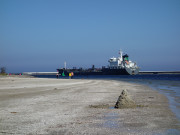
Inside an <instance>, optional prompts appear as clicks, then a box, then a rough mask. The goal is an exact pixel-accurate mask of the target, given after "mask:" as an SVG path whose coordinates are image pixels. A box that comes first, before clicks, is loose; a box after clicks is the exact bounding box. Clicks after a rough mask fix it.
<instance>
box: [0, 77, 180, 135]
mask: <svg viewBox="0 0 180 135" xmlns="http://www.w3.org/2000/svg"><path fill="white" fill-rule="evenodd" d="M0 86H1V87H0V115H1V121H0V133H1V134H8V133H12V134H122V135H124V134H168V133H172V134H176V133H180V126H179V123H178V121H177V118H176V117H175V115H174V113H173V112H172V111H171V110H170V108H169V104H168V99H167V98H166V97H165V95H162V94H160V93H158V92H157V91H154V90H152V89H151V88H150V87H148V86H145V85H140V84H133V83H129V82H124V81H117V80H90V79H88V80H86V79H52V78H51V79H45V78H29V77H25V78H21V77H5V78H0ZM123 89H126V90H127V91H128V93H129V94H130V96H131V98H132V99H133V100H134V101H135V102H136V104H137V105H139V107H136V108H128V109H113V106H114V105H115V103H116V101H117V99H118V97H119V95H120V94H121V92H122V90H123Z"/></svg>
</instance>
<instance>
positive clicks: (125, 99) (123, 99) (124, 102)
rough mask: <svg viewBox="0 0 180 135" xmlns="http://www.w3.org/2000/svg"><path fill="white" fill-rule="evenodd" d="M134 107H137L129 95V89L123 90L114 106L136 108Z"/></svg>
mask: <svg viewBox="0 0 180 135" xmlns="http://www.w3.org/2000/svg"><path fill="white" fill-rule="evenodd" d="M134 107H136V104H135V102H134V101H133V100H132V99H131V98H130V97H129V95H128V93H127V91H126V90H123V91H122V93H121V95H120V96H119V98H118V100H117V102H116V105H115V107H114V108H117V109H122V108H134Z"/></svg>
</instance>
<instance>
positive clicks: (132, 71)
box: [57, 50, 139, 76]
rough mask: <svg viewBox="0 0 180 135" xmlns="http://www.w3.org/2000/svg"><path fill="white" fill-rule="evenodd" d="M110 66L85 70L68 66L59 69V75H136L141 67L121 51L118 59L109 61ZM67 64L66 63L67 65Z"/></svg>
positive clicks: (114, 58)
mask: <svg viewBox="0 0 180 135" xmlns="http://www.w3.org/2000/svg"><path fill="white" fill-rule="evenodd" d="M108 62H109V65H108V66H107V67H105V66H103V67H102V68H95V66H94V65H93V66H92V68H89V69H83V68H79V69H77V68H75V67H74V68H72V69H67V68H66V66H65V67H64V68H61V69H57V71H58V74H59V75H62V76H66V75H69V73H73V74H74V75H136V74H138V73H139V67H138V66H137V64H136V63H135V62H132V61H131V60H129V55H128V54H124V55H123V52H122V51H121V50H120V51H119V56H118V57H112V58H110V59H109V60H108ZM65 64H66V63H65Z"/></svg>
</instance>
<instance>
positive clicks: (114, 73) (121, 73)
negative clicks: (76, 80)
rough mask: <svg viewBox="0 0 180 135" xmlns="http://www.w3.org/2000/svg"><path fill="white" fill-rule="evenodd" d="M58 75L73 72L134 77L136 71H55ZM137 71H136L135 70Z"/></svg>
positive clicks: (77, 73) (107, 69)
mask: <svg viewBox="0 0 180 135" xmlns="http://www.w3.org/2000/svg"><path fill="white" fill-rule="evenodd" d="M57 70H58V72H59V74H61V75H62V74H63V73H64V74H65V75H69V73H71V72H73V73H74V75H134V74H137V72H138V71H131V69H125V68H124V69H109V68H103V69H101V70H99V71H92V70H84V71H78V70H74V69H66V70H65V69H57ZM137 70H138V69H137Z"/></svg>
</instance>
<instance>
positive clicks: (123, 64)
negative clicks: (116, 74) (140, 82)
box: [108, 50, 139, 74]
mask: <svg viewBox="0 0 180 135" xmlns="http://www.w3.org/2000/svg"><path fill="white" fill-rule="evenodd" d="M108 62H109V68H110V69H126V70H127V72H129V73H130V74H137V73H138V72H139V68H138V66H137V65H136V63H135V62H132V61H131V60H129V56H128V55H127V54H125V55H123V52H122V51H121V50H120V51H119V57H117V58H115V57H112V58H110V59H109V61H108Z"/></svg>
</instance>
